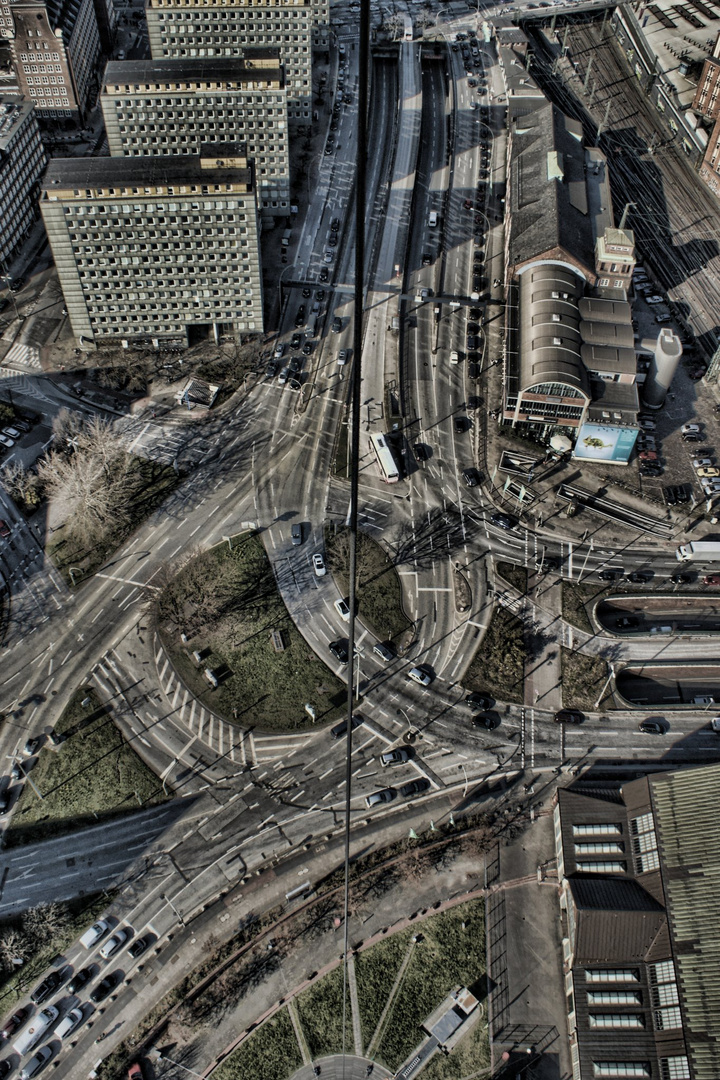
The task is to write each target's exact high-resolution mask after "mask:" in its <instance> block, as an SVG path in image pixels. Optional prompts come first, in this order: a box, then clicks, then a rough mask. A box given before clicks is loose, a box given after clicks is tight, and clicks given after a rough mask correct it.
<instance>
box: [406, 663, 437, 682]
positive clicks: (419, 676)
mask: <svg viewBox="0 0 720 1080" xmlns="http://www.w3.org/2000/svg"><path fill="white" fill-rule="evenodd" d="M408 679H412V680H413V682H416V683H420V685H421V686H429V685H430V683H431V682H432V681H433V677H432V675H431V674H430V672H429V671H427V669H426V668H425V666H424V665H423V664H418V665H417V667H411V668H410V670H409V671H408Z"/></svg>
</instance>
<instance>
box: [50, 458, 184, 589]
mask: <svg viewBox="0 0 720 1080" xmlns="http://www.w3.org/2000/svg"><path fill="white" fill-rule="evenodd" d="M179 482H180V477H179V476H178V474H177V473H176V472H175V470H174V469H173V468H172V466H170V465H163V464H161V463H160V462H157V461H146V460H145V459H144V458H138V457H133V458H131V459H130V467H129V470H128V474H127V488H128V491H129V494H130V499H129V501H130V503H131V505H132V514H131V517H130V520H129V521H128V523H127V525H122V526H118V527H116V528H114V529H113V530H112V531H110V530H108V532H107V533H106V534H105V535H104V536H103V537H102V538H100V539H98V540H93V541H92V542H91V543H90V542H88V540H87V538H86V537H85V536H83V535H81V534H76V533H75V532H74V531H73V523H72V521H67V522H65V523H64V524H63V525H61V526H59V528H57V529H55V531H54V532H53V533H52V534H51V535H50V537H49V539H48V540H47V544H46V551H47V554H48V556H49V558H51V559H52V561H53V562H54V564H55V566H56V567H57V568H58V570H60V572H61V573H62V575H63V577H64V578H65V580H66V582H67V583H68V585H72V584H73V582H72V578H71V576H70V567H72V568H73V576H74V578H75V584H77V583H78V582H79V581H81V580H82V579H83V578H85V577H90V576H91V575H92V574H94V573H95V572H96V570H98V569H99V568H100V567H101V566H102V564H103V563H104V562H105V560H106V559H107V558H109V557H110V555H112V553H113V552H114V551H117V549H118V548H119V547H120V546H121V545H122V544H123V543H124V542H125V541H126V540H127V538H128V537H129V536H130V535H131V534H132V533H133V532H134V531H135V529H137V528H138V526H139V525H141V524H142V523H143V521H145V520H146V519H147V518H148V517H149V516H150V514H152V512H153V510H156V509H157V507H158V506H159V505H160V504H161V503H162V502H163V501H164V500H165V499H166V498H167V497H168V495H169V494H170V493H171V492H172V491H173V490H174V488H176V487H177V485H178V483H179ZM78 571H80V573H78Z"/></svg>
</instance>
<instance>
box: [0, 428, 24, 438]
mask: <svg viewBox="0 0 720 1080" xmlns="http://www.w3.org/2000/svg"><path fill="white" fill-rule="evenodd" d="M2 433H3V435H7V437H8V439H19V438H20V432H19V431H18V429H17V428H14V427H6V428H3V429H2Z"/></svg>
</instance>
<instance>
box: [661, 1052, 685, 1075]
mask: <svg viewBox="0 0 720 1080" xmlns="http://www.w3.org/2000/svg"><path fill="white" fill-rule="evenodd" d="M660 1071H661V1074H662V1078H663V1080H690V1063H689V1062H688V1059H687V1058H686V1057H684V1056H678V1057H667V1058H661V1059H660Z"/></svg>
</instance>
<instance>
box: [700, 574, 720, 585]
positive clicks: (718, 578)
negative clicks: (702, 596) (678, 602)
mask: <svg viewBox="0 0 720 1080" xmlns="http://www.w3.org/2000/svg"><path fill="white" fill-rule="evenodd" d="M702 581H703V585H720V574H705V577H704V578H703V579H702Z"/></svg>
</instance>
